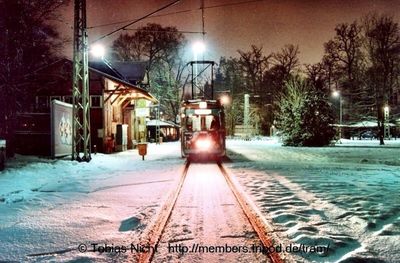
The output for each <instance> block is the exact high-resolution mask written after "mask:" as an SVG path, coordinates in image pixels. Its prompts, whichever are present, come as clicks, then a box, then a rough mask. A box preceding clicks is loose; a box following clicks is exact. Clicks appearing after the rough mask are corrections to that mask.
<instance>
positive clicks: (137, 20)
mask: <svg viewBox="0 0 400 263" xmlns="http://www.w3.org/2000/svg"><path fill="white" fill-rule="evenodd" d="M178 2H180V0H175V1H174V2H171V3H169V4H167V5H165V6H163V7H161V8H159V9H157V10H155V11H153V12H151V13H149V14H147V15H145V16H142V17H141V18H138V19H136V20H134V21H132V22H130V23H128V24H126V25H124V26H123V27H120V28H117V29H115V30H113V31H111V32H110V33H108V34H105V35H103V36H101V37H99V38H98V39H96V40H95V41H93V42H92V44H93V43H95V42H97V41H99V40H101V39H104V38H106V37H109V36H111V35H112V34H114V33H116V32H118V31H120V30H124V29H126V28H127V27H128V26H130V25H133V24H135V23H137V22H139V21H141V20H143V19H146V18H147V17H149V16H151V15H154V14H155V13H158V12H160V11H162V10H164V9H166V8H168V7H170V6H173V5H175V4H176V3H178Z"/></svg>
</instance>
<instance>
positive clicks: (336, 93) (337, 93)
mask: <svg viewBox="0 0 400 263" xmlns="http://www.w3.org/2000/svg"><path fill="white" fill-rule="evenodd" d="M332 95H333V97H335V98H339V143H342V141H341V139H342V122H343V109H342V104H343V103H342V96H341V95H340V92H339V91H337V90H335V91H333V92H332Z"/></svg>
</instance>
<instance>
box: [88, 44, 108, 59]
mask: <svg viewBox="0 0 400 263" xmlns="http://www.w3.org/2000/svg"><path fill="white" fill-rule="evenodd" d="M90 52H91V53H92V55H93V56H95V57H98V58H102V57H104V54H105V53H106V50H105V49H104V46H102V45H99V44H97V45H94V46H93V47H92V48H91V49H90Z"/></svg>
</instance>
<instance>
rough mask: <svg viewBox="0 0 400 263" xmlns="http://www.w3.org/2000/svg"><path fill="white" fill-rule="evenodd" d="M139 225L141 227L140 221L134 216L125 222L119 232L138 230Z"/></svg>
mask: <svg viewBox="0 0 400 263" xmlns="http://www.w3.org/2000/svg"><path fill="white" fill-rule="evenodd" d="M139 225H140V219H139V218H137V217H134V216H133V217H130V218H128V219H125V220H123V221H122V222H121V225H120V227H119V229H118V230H119V231H120V232H126V231H131V230H134V229H136V228H138V227H139Z"/></svg>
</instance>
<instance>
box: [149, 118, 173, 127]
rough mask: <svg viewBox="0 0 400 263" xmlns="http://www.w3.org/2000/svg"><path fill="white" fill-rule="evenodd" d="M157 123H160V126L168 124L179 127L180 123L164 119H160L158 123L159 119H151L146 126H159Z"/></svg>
mask: <svg viewBox="0 0 400 263" xmlns="http://www.w3.org/2000/svg"><path fill="white" fill-rule="evenodd" d="M157 125H159V126H167V127H179V125H177V124H175V123H173V122H170V121H162V120H158V123H157V120H149V121H147V123H146V126H157Z"/></svg>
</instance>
